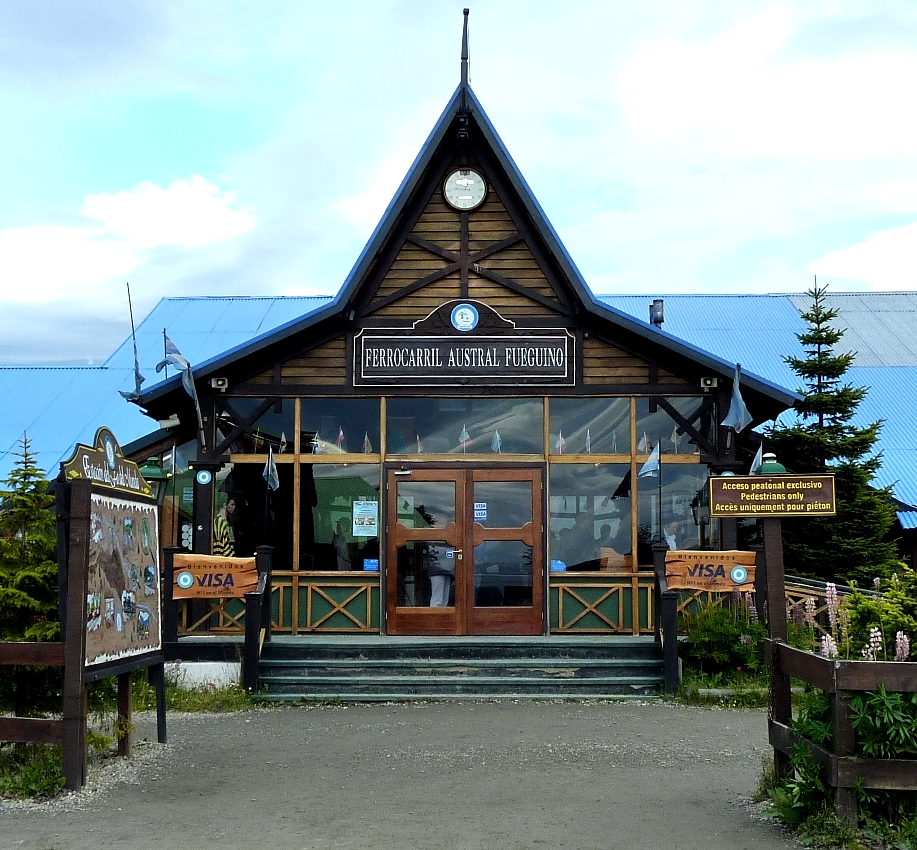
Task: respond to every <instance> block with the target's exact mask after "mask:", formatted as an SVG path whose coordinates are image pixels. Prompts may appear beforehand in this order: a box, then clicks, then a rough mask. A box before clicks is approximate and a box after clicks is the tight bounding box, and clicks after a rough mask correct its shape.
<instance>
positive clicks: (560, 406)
mask: <svg viewBox="0 0 917 850" xmlns="http://www.w3.org/2000/svg"><path fill="white" fill-rule="evenodd" d="M550 409H551V438H550V441H549V443H548V450H549V451H550V452H551V454H629V453H630V399H629V398H592V399H589V398H552V399H551V401H550Z"/></svg>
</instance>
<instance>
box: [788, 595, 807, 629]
mask: <svg viewBox="0 0 917 850" xmlns="http://www.w3.org/2000/svg"><path fill="white" fill-rule="evenodd" d="M789 619H790V620H792V621H793V622H794V623H795V624H796V627H797V628H800V629H801V628H802V627H803V624H804V623H805V613H804V612H803V610H802V606H801V605H800V604H799V603H798V602H794V603H793V604H792V605H790V611H789Z"/></svg>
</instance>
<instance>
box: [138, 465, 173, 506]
mask: <svg viewBox="0 0 917 850" xmlns="http://www.w3.org/2000/svg"><path fill="white" fill-rule="evenodd" d="M140 474H141V475H142V476H143V477H144V478H145V479H146V481H147V483H148V484H149V485H150V489H151V490H152V492H153V498H154V499H155V500H156V504H158V505H162V500H163V498H164V497H165V495H166V489H167V487H166V486H165V485H166V483H167V482H168V480H169V478H170V477H171V476H170V475H169V473H168V472H166V471H165V470H164V469H163V468H162V463H161V462H160V460H159V458H158V457H151V458H147V459H146V461H144V464H143V466H141V467H140Z"/></svg>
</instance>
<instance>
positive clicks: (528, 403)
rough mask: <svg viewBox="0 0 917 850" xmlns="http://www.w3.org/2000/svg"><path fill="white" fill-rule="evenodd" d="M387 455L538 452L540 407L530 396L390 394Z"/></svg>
mask: <svg viewBox="0 0 917 850" xmlns="http://www.w3.org/2000/svg"><path fill="white" fill-rule="evenodd" d="M387 411H388V413H387V416H388V423H387V427H386V440H387V444H388V445H387V451H388V452H389V453H390V454H494V453H496V454H541V453H542V444H543V439H544V438H543V424H542V423H543V421H544V405H543V403H542V401H541V399H533V398H476V399H468V398H393V399H389V401H388V403H387Z"/></svg>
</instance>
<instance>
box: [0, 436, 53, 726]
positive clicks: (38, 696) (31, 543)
mask: <svg viewBox="0 0 917 850" xmlns="http://www.w3.org/2000/svg"><path fill="white" fill-rule="evenodd" d="M20 446H21V451H19V452H18V453H17V454H16V458H17V460H16V463H15V465H14V467H13V470H12V471H11V472H10V475H9V477H8V478H6V479H5V480H3V482H2V483H4V484H5V485H6V486H7V487H8V488H9V489H8V490H4V491H0V640H5V641H22V640H25V641H33V640H37V641H42V640H57V639H58V638H59V636H60V623H59V622H58V584H57V543H56V541H55V531H56V526H55V519H54V515H53V513H52V512H51V510H50V509H51V506H52V505H53V503H54V498H53V497H52V496H49V495H48V493H47V488H48V482H47V481H46V480H45V473H44V471H43V470H42V469H40V468H39V467H38V466H37V465H36V463H35V455H34V454H33V453H32V451H31V447H30V443H29V438H28V436H26V435H25V434H23V437H22V440H21V441H20ZM59 694H60V670H59V669H57V668H28V667H25V668H18V667H6V668H3V675H2V676H0V708H3V707H11V708H13V709H14V710H15V711H16V712H17V713H22V712H24V711H26V710H35V709H40V708H47V707H52V708H53V707H54V703H55V700H56V703H57V706H56V707H57V709H59V708H60V705H59V703H60V695H59Z"/></svg>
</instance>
